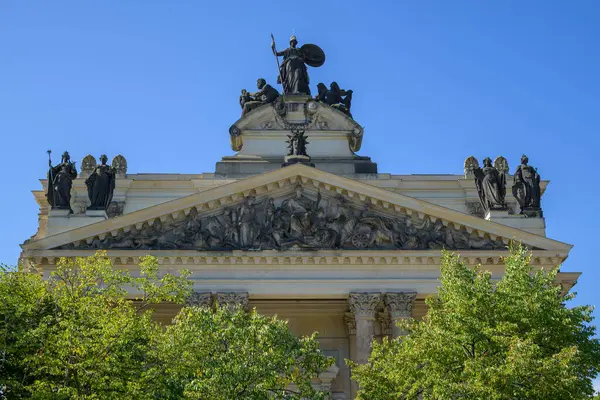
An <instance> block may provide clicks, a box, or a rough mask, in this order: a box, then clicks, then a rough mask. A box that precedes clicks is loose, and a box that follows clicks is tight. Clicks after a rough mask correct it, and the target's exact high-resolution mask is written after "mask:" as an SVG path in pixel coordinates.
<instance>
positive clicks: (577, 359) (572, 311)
mask: <svg viewBox="0 0 600 400" xmlns="http://www.w3.org/2000/svg"><path fill="white" fill-rule="evenodd" d="M505 263H506V270H505V273H504V275H503V277H502V278H501V279H500V281H498V282H497V283H495V282H494V281H492V277H491V275H490V273H489V272H486V271H481V270H480V269H479V268H475V269H471V268H468V267H466V266H465V265H464V264H462V262H461V261H460V258H459V257H458V256H456V255H454V254H450V253H444V255H443V261H442V267H441V277H440V282H441V287H440V289H439V291H438V296H435V297H430V298H428V299H427V300H426V302H427V305H428V306H429V310H428V313H427V315H426V316H425V317H424V318H423V319H422V320H421V321H409V322H407V323H406V324H405V329H406V330H408V331H409V332H411V334H410V335H409V336H407V337H405V338H403V340H398V339H397V340H393V341H383V342H382V343H375V344H374V347H373V354H372V357H371V359H370V362H369V364H367V365H363V366H355V367H354V375H355V377H356V379H357V380H358V382H359V384H360V386H361V391H360V396H361V398H363V399H369V400H379V399H398V398H402V399H404V398H405V399H411V398H417V397H418V396H422V398H423V399H450V398H461V399H462V398H465V399H498V400H504V399H506V400H509V399H540V400H542V399H544V400H547V399H557V400H558V399H566V398H569V399H587V398H589V397H590V396H591V395H592V394H593V388H592V382H591V379H593V378H594V377H595V376H596V374H597V373H598V368H599V367H600V344H599V342H598V340H597V339H595V338H594V333H595V328H594V327H592V326H590V325H589V324H590V322H591V321H592V316H591V309H590V308H589V307H574V308H567V307H565V305H564V303H565V302H566V301H567V300H568V299H570V298H571V297H572V296H570V295H568V296H564V295H562V294H561V288H560V287H559V286H558V285H557V284H556V283H555V279H556V273H557V272H558V269H553V270H551V271H541V270H535V269H534V268H533V267H532V266H531V265H530V263H529V253H528V252H527V251H526V250H525V249H524V248H523V247H522V246H520V245H512V246H511V248H510V255H509V256H508V257H507V258H506V260H505Z"/></svg>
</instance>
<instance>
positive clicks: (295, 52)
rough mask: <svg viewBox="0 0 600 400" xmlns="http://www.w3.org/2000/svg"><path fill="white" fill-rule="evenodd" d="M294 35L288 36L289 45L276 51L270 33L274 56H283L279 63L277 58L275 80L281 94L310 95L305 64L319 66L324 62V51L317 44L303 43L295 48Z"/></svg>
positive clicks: (296, 42)
mask: <svg viewBox="0 0 600 400" xmlns="http://www.w3.org/2000/svg"><path fill="white" fill-rule="evenodd" d="M297 45H298V40H296V36H292V37H291V38H290V47H289V48H287V49H285V50H283V51H277V49H276V47H275V39H274V37H273V35H271V49H272V50H273V54H274V55H275V57H283V61H282V62H281V65H280V64H279V59H278V58H277V65H278V68H279V76H278V78H277V82H278V83H281V85H282V86H283V94H306V95H310V87H309V84H310V79H309V77H308V71H307V68H306V66H307V65H309V66H311V67H320V66H321V65H323V63H324V62H325V53H324V52H323V50H321V48H320V47H319V46H316V45H314V44H305V45H303V46H302V47H300V48H297V47H296V46H297Z"/></svg>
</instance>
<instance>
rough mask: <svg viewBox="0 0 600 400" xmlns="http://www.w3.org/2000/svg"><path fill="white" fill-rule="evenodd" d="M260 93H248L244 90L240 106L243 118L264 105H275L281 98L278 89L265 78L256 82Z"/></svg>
mask: <svg viewBox="0 0 600 400" xmlns="http://www.w3.org/2000/svg"><path fill="white" fill-rule="evenodd" d="M256 86H257V88H258V92H255V93H248V92H247V91H246V89H242V94H241V95H240V106H241V107H242V116H244V115H246V114H248V113H249V112H250V111H252V110H254V109H255V108H257V107H260V106H262V105H263V104H269V103H273V102H274V101H275V100H277V98H278V97H279V92H278V91H277V89H275V88H274V87H272V86H271V85H269V84H268V83H267V81H266V80H264V79H263V78H259V79H258V80H257V81H256Z"/></svg>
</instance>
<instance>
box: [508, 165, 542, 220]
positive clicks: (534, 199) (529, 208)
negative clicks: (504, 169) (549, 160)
mask: <svg viewBox="0 0 600 400" xmlns="http://www.w3.org/2000/svg"><path fill="white" fill-rule="evenodd" d="M528 162H529V158H528V157H527V156H526V155H525V154H523V156H522V157H521V165H519V166H518V167H517V170H516V171H515V183H514V184H513V187H512V192H513V195H514V196H515V198H516V199H517V202H518V203H519V206H520V207H521V214H524V215H526V216H529V217H541V216H542V209H541V208H540V199H541V190H540V175H539V174H538V172H537V169H535V168H533V167H532V166H531V165H528V164H527V163H528Z"/></svg>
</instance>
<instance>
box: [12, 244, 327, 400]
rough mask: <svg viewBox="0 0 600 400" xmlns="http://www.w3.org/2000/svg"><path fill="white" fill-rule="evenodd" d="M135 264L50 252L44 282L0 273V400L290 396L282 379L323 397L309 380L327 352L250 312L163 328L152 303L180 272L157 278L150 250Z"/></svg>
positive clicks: (175, 287) (175, 284)
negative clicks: (124, 267) (54, 256)
mask: <svg viewBox="0 0 600 400" xmlns="http://www.w3.org/2000/svg"><path fill="white" fill-rule="evenodd" d="M139 272H140V273H139V274H137V275H138V276H133V275H132V274H130V273H129V272H127V271H120V270H115V269H114V267H113V265H112V264H111V262H110V260H109V259H108V258H107V257H105V256H104V254H102V253H98V254H96V255H95V256H93V257H89V258H75V259H61V260H59V262H58V263H57V268H56V271H55V272H53V273H52V274H51V276H50V277H49V279H43V278H42V277H41V276H40V275H39V274H35V273H30V272H25V271H8V270H6V269H5V270H3V271H0V399H5V398H6V399H19V398H35V399H86V400H87V399H128V400H129V399H152V398H155V399H184V398H190V399H207V400H208V399H211V400H218V399H233V398H235V399H264V398H267V394H268V393H272V394H273V395H277V396H276V397H275V398H284V394H283V393H285V394H286V395H290V396H288V397H285V398H298V397H297V396H296V397H294V396H292V395H293V393H291V392H285V390H284V389H285V387H286V386H287V385H288V384H289V383H295V384H296V385H297V387H298V390H297V392H298V393H299V395H302V396H305V397H306V398H314V399H318V398H320V397H321V396H322V393H317V392H314V391H313V390H312V389H311V388H310V384H309V383H310V378H311V377H313V376H316V375H317V374H318V373H319V372H321V371H322V370H323V369H324V368H326V367H327V366H328V365H329V364H330V360H328V359H327V358H326V357H325V356H323V355H322V353H321V352H320V351H319V349H318V343H317V341H316V339H315V337H314V336H313V337H307V338H297V337H295V336H293V335H292V334H291V333H290V331H289V329H288V328H287V325H286V324H285V322H283V321H280V320H277V319H276V318H266V317H263V316H260V315H258V314H256V313H251V314H247V313H244V312H241V311H238V312H231V311H227V310H218V311H217V312H213V311H212V310H209V309H200V308H195V307H183V308H182V311H181V312H180V313H179V314H178V315H177V317H176V318H175V321H174V325H173V326H169V327H167V328H166V329H165V327H163V326H161V325H160V324H158V323H157V322H155V321H154V320H153V319H152V309H151V308H152V307H151V305H152V304H154V303H159V302H175V303H182V302H183V301H184V299H185V297H186V296H187V295H188V294H189V293H190V291H191V285H192V282H191V281H190V280H189V279H187V274H188V272H187V271H185V270H184V271H181V273H180V275H179V276H174V275H172V274H165V275H163V276H159V274H158V266H157V261H156V259H155V258H153V257H144V258H142V259H141V262H140V271H139ZM128 293H137V294H138V295H137V298H136V299H135V300H136V301H131V300H128V299H127V296H128ZM231 393H234V394H236V395H230V394H231Z"/></svg>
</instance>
